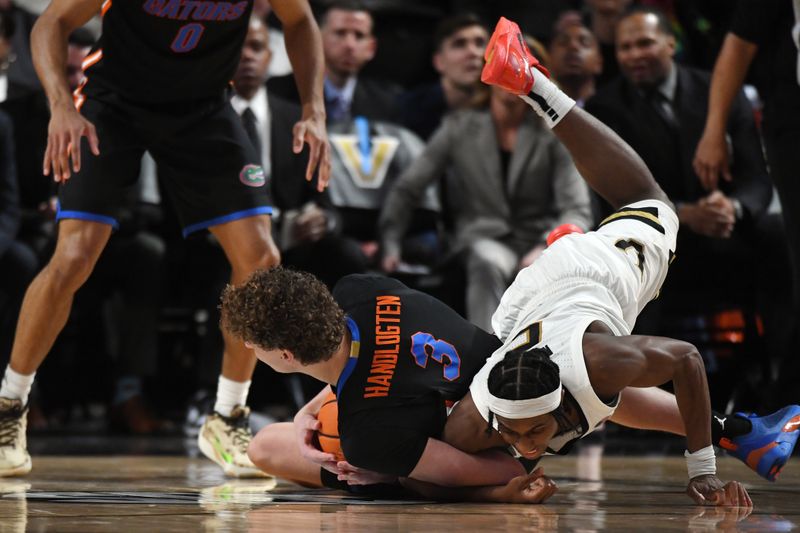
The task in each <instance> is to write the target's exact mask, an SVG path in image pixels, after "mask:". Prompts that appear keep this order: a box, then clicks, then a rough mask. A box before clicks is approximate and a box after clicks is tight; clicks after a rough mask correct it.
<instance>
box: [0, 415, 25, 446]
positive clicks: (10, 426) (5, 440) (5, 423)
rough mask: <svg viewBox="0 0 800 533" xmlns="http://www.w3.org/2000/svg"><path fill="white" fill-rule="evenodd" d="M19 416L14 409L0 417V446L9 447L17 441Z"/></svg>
mask: <svg viewBox="0 0 800 533" xmlns="http://www.w3.org/2000/svg"><path fill="white" fill-rule="evenodd" d="M20 415H21V413H20V412H19V411H18V410H16V409H14V410H11V411H10V412H8V413H4V414H2V415H0V446H11V445H12V444H14V441H15V440H17V433H18V432H19V417H20Z"/></svg>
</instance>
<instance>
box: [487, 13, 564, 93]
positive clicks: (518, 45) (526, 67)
mask: <svg viewBox="0 0 800 533" xmlns="http://www.w3.org/2000/svg"><path fill="white" fill-rule="evenodd" d="M483 57H484V59H486V65H484V67H483V72H482V73H481V81H482V82H483V83H486V84H488V85H497V86H499V87H502V88H503V89H505V90H507V91H508V92H511V93H514V94H528V93H529V92H531V89H533V72H532V71H531V68H532V67H536V68H537V69H538V70H540V71H541V72H542V73H544V75H545V76H547V77H548V78H549V77H550V73H549V72H548V71H547V69H546V68H544V67H543V66H542V65H541V64H539V60H538V59H536V58H535V57H533V55H532V54H531V52H530V50H529V49H528V45H526V44H525V39H524V38H523V36H522V31H521V30H520V29H519V26H517V24H516V23H515V22H511V21H510V20H508V19H507V18H505V17H500V20H499V21H498V22H497V26H496V27H495V29H494V33H493V34H492V38H491V39H489V45H488V46H487V47H486V52H485V53H484V56H483Z"/></svg>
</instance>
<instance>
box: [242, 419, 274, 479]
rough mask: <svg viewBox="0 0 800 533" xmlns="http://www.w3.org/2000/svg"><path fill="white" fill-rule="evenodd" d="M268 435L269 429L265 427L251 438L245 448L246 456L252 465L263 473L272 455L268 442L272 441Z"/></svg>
mask: <svg viewBox="0 0 800 533" xmlns="http://www.w3.org/2000/svg"><path fill="white" fill-rule="evenodd" d="M270 433H271V430H270V427H269V426H267V427H265V428H264V429H262V430H261V431H259V432H258V434H257V435H256V436H255V437H253V439H252V440H251V441H250V444H249V445H248V446H247V456H248V457H249V458H250V460H251V461H253V464H254V465H256V466H257V467H258V468H260V469H261V470H265V471H266V470H267V468H268V467H269V466H270V463H269V460H270V458H271V457H272V455H273V454H271V453H270V451H271V450H270V448H271V447H270V442H271V441H272V438H271V437H272V436H271V435H270Z"/></svg>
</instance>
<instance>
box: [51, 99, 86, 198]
mask: <svg viewBox="0 0 800 533" xmlns="http://www.w3.org/2000/svg"><path fill="white" fill-rule="evenodd" d="M82 137H86V138H87V140H88V141H89V147H90V148H91V150H92V153H93V154H94V155H100V142H99V141H98V139H97V132H96V131H95V129H94V124H92V123H91V122H89V121H88V120H86V119H85V118H83V117H82V116H81V114H80V113H79V112H78V111H77V110H76V109H75V107H74V106H71V105H70V106H67V107H57V108H53V110H52V112H51V117H50V125H49V127H48V129H47V148H46V149H45V151H44V168H43V172H44V175H45V176H49V175H50V171H51V170H52V172H53V179H54V180H55V181H57V182H65V181H67V180H68V179H69V178H70V176H72V172H78V171H79V170H80V169H81V138H82ZM70 159H72V167H71V170H70Z"/></svg>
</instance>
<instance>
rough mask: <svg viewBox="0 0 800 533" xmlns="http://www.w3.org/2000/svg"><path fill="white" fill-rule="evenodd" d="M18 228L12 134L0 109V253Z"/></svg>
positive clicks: (6, 246)
mask: <svg viewBox="0 0 800 533" xmlns="http://www.w3.org/2000/svg"><path fill="white" fill-rule="evenodd" d="M18 229H19V199H18V197H17V171H16V167H15V164H14V134H13V129H12V125H11V120H10V119H9V118H8V116H7V115H6V114H5V113H3V112H2V111H0V255H2V254H3V253H5V251H6V250H7V249H8V247H9V246H10V245H11V243H12V242H13V241H14V237H15V236H16V235H17V230H18Z"/></svg>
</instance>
